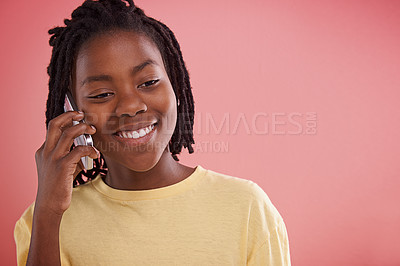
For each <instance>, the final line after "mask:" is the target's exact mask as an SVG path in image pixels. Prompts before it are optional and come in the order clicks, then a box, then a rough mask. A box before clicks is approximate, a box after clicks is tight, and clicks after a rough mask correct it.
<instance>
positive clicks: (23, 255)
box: [14, 204, 33, 266]
mask: <svg viewBox="0 0 400 266" xmlns="http://www.w3.org/2000/svg"><path fill="white" fill-rule="evenodd" d="M32 217H33V204H32V205H31V206H29V208H28V209H26V211H25V212H24V213H23V214H22V216H21V218H20V219H19V220H18V221H17V222H16V224H15V227H14V240H15V245H16V248H17V264H18V266H20V265H26V261H27V259H28V253H29V246H30V242H31V231H32Z"/></svg>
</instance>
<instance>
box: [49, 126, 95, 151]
mask: <svg viewBox="0 0 400 266" xmlns="http://www.w3.org/2000/svg"><path fill="white" fill-rule="evenodd" d="M94 133H96V129H95V128H94V126H93V127H92V126H89V125H88V124H86V123H80V124H78V125H75V126H72V127H69V128H67V129H65V130H64V131H63V133H62V134H61V137H60V139H59V141H58V143H57V145H56V147H55V149H54V152H55V157H56V158H57V157H58V156H57V154H60V157H64V156H65V155H66V154H67V153H68V152H69V150H70V148H71V145H72V144H73V143H74V139H75V138H77V137H79V136H80V135H82V134H94Z"/></svg>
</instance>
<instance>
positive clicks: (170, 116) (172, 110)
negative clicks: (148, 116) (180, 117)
mask: <svg viewBox="0 0 400 266" xmlns="http://www.w3.org/2000/svg"><path fill="white" fill-rule="evenodd" d="M159 106H160V113H162V117H163V121H162V122H163V127H164V128H165V130H166V131H167V132H168V133H167V134H168V135H172V134H173V132H174V130H175V126H176V121H177V106H176V99H175V93H174V91H173V90H172V87H171V88H170V89H169V90H168V91H166V93H165V94H164V95H163V97H162V100H161V101H160V103H159Z"/></svg>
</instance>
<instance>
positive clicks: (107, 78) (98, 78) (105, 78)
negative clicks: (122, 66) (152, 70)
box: [81, 59, 158, 87]
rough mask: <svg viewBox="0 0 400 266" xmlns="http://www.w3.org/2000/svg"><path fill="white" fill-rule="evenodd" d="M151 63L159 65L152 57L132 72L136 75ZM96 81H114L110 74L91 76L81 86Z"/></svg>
mask: <svg viewBox="0 0 400 266" xmlns="http://www.w3.org/2000/svg"><path fill="white" fill-rule="evenodd" d="M149 65H158V64H157V63H156V62H155V61H154V60H152V59H147V60H146V61H144V62H143V63H141V64H139V65H137V66H135V67H133V69H132V72H131V73H132V75H135V74H136V73H138V72H140V71H142V70H143V69H144V68H145V67H146V66H149ZM95 81H112V77H111V76H109V75H96V76H89V77H87V78H85V79H84V80H83V81H82V83H81V87H82V86H83V85H85V83H91V82H95Z"/></svg>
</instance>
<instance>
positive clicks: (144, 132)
mask: <svg viewBox="0 0 400 266" xmlns="http://www.w3.org/2000/svg"><path fill="white" fill-rule="evenodd" d="M144 135H146V131H145V130H144V129H143V128H142V129H141V130H140V131H139V137H143V136H144Z"/></svg>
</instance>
